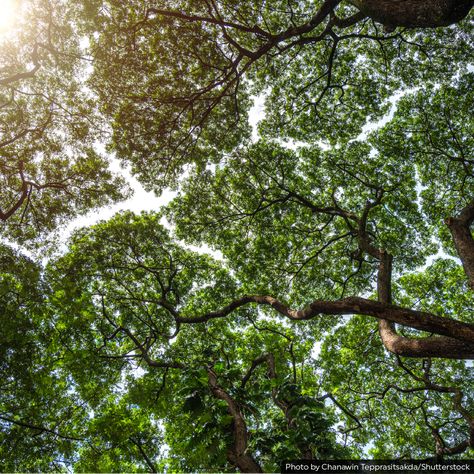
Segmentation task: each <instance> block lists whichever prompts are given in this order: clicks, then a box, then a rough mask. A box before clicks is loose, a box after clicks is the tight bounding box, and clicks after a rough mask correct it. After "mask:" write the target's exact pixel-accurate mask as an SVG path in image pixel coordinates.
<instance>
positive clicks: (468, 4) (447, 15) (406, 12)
mask: <svg viewBox="0 0 474 474" xmlns="http://www.w3.org/2000/svg"><path fill="white" fill-rule="evenodd" d="M350 3H352V4H353V5H354V6H356V7H357V8H358V9H359V10H360V11H361V12H362V13H364V14H365V15H366V16H368V17H370V18H372V19H373V20H374V21H376V22H378V23H381V24H382V25H385V26H386V27H387V28H389V29H392V28H395V27H397V26H402V27H406V28H437V27H440V26H448V25H452V24H453V23H458V22H459V21H461V20H462V19H463V18H465V17H466V16H467V14H468V13H469V11H470V10H471V8H472V7H473V6H474V0H352V1H351V2H350Z"/></svg>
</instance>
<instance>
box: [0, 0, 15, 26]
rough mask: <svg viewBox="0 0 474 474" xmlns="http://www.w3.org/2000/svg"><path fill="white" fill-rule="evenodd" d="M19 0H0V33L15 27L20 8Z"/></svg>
mask: <svg viewBox="0 0 474 474" xmlns="http://www.w3.org/2000/svg"><path fill="white" fill-rule="evenodd" d="M18 6H19V1H18V0H0V34H1V33H6V32H7V31H8V30H9V29H10V28H12V27H13V25H14V23H15V19H16V14H17V12H18V10H19V8H18Z"/></svg>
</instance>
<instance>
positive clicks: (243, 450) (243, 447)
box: [207, 369, 262, 472]
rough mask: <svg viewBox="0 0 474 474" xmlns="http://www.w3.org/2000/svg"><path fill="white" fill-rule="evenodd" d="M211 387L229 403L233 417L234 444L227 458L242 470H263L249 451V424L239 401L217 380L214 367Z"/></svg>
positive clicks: (228, 406) (209, 377) (221, 398)
mask: <svg viewBox="0 0 474 474" xmlns="http://www.w3.org/2000/svg"><path fill="white" fill-rule="evenodd" d="M207 374H208V380H209V387H210V389H211V391H212V394H213V395H214V396H215V397H216V398H219V399H220V400H224V401H225V402H226V403H227V409H228V410H229V413H230V415H231V416H232V419H233V423H232V425H233V438H234V444H233V446H232V447H231V448H230V449H229V450H228V452H227V459H228V460H229V462H230V463H231V464H233V465H234V466H235V467H237V468H238V469H239V470H240V471H241V472H262V469H261V467H260V466H259V465H258V464H257V462H256V461H255V460H254V459H253V457H252V456H251V455H250V454H248V453H247V444H248V443H247V440H248V434H247V425H246V424H245V420H244V417H243V415H242V412H241V411H240V407H239V405H238V404H237V402H236V401H235V400H234V399H233V398H232V397H231V396H230V395H229V394H228V393H227V392H226V391H225V390H224V389H223V388H222V387H220V386H219V384H218V382H217V376H216V374H215V372H214V371H213V370H212V369H208V371H207Z"/></svg>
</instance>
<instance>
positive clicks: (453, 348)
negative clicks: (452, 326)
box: [379, 320, 474, 359]
mask: <svg viewBox="0 0 474 474" xmlns="http://www.w3.org/2000/svg"><path fill="white" fill-rule="evenodd" d="M379 333H380V337H381V339H382V342H383V345H384V346H385V348H386V349H387V350H388V351H390V352H392V353H393V354H397V355H399V356H403V357H442V358H444V359H473V358H474V354H473V350H474V345H473V344H469V343H463V342H461V341H458V340H457V339H453V338H450V337H429V338H428V337H427V338H423V339H411V338H407V337H403V336H400V335H399V334H397V332H396V330H395V328H394V326H393V323H391V322H390V321H387V320H381V321H380V322H379Z"/></svg>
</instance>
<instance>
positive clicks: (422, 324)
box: [176, 295, 474, 357]
mask: <svg viewBox="0 0 474 474" xmlns="http://www.w3.org/2000/svg"><path fill="white" fill-rule="evenodd" d="M250 303H257V304H261V305H268V306H271V307H272V308H274V309H275V310H276V311H277V312H279V313H280V314H282V315H284V316H287V317H288V318H290V319H292V320H307V319H313V318H315V317H316V316H318V315H320V314H333V315H336V314H362V315H366V316H372V317H374V318H377V319H386V320H388V321H391V322H394V323H397V324H401V325H402V326H407V327H411V328H413V329H418V330H421V331H427V332H431V333H434V334H438V335H441V336H448V337H451V338H454V339H458V340H460V341H462V342H464V343H466V344H467V345H468V346H469V348H470V351H471V352H470V354H469V355H470V357H473V356H474V324H469V323H464V322H461V321H456V320H455V319H450V318H443V317H440V316H436V315H434V314H431V313H427V312H424V311H416V310H413V309H409V308H403V307H401V306H396V305H392V304H386V303H382V302H379V301H373V300H369V299H366V298H360V297H355V296H353V297H348V298H343V299H340V300H336V301H326V300H316V301H313V302H312V303H310V304H309V305H308V306H306V307H305V308H303V309H299V310H296V309H292V308H289V307H288V306H287V305H285V304H284V303H282V302H281V301H279V300H278V299H276V298H274V297H272V296H267V295H248V296H243V297H241V298H238V299H236V300H235V301H233V302H232V303H230V304H229V305H227V306H225V307H223V308H222V309H220V310H217V311H212V312H210V313H207V314H205V315H202V316H196V317H189V318H188V317H177V318H176V321H177V322H178V323H182V324H196V323H203V322H206V321H210V320H211V319H216V318H223V317H226V316H228V315H229V314H231V313H232V312H233V311H235V310H236V309H238V308H240V307H242V306H245V305H247V304H250ZM440 357H442V354H440Z"/></svg>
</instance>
